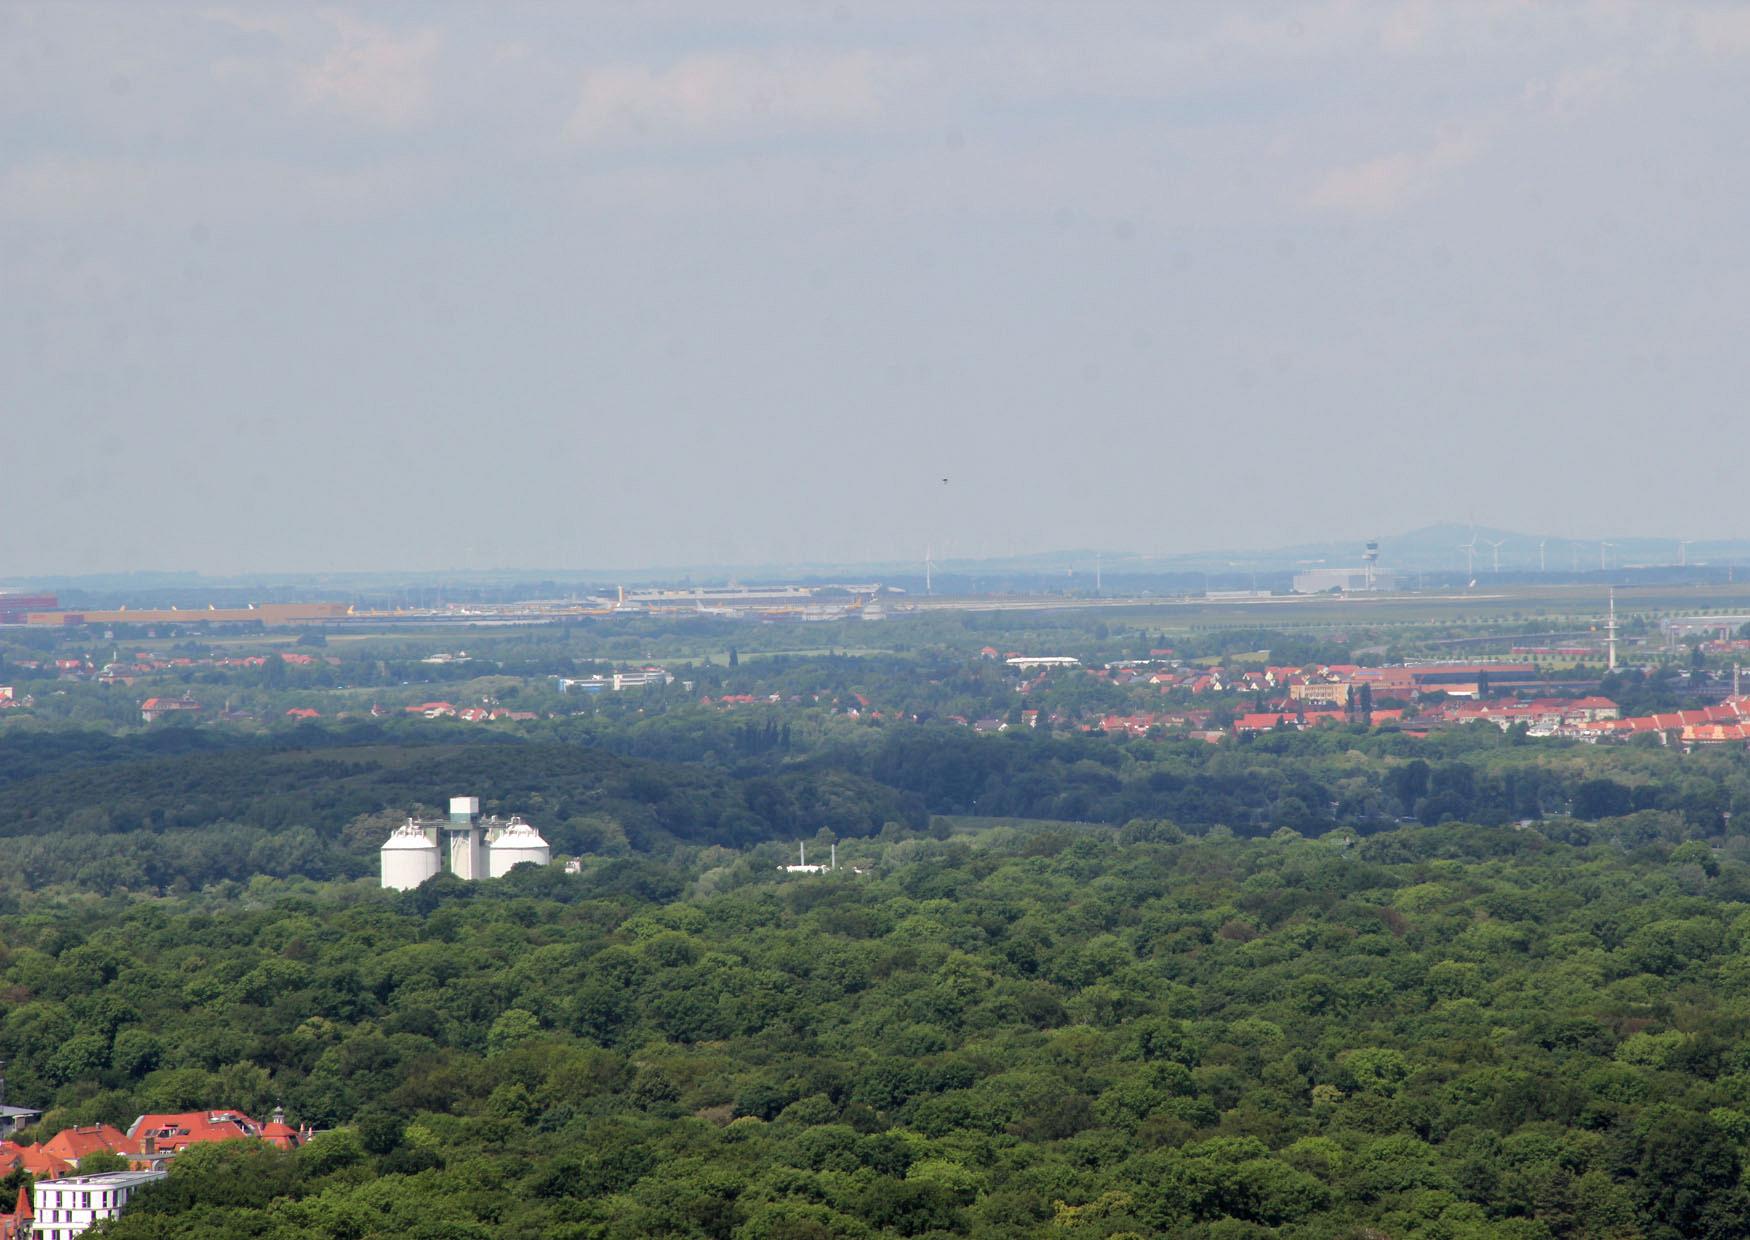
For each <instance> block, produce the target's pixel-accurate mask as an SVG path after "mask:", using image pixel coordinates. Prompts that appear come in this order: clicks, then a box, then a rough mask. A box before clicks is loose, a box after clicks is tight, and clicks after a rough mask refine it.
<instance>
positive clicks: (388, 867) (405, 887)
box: [382, 818, 443, 891]
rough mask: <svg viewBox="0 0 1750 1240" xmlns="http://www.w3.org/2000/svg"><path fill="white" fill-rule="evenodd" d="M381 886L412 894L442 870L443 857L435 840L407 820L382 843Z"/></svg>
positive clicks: (416, 824)
mask: <svg viewBox="0 0 1750 1240" xmlns="http://www.w3.org/2000/svg"><path fill="white" fill-rule="evenodd" d="M382 856H383V886H384V887H386V888H388V889H389V890H390V891H412V890H413V889H414V888H415V887H417V886H419V884H421V883H423V882H424V881H425V880H426V879H428V878H430V877H431V876H432V875H434V874H436V873H437V872H438V871H439V870H441V869H443V857H442V854H440V853H439V851H438V846H437V844H436V842H435V841H433V840H430V839H428V838H426V834H425V831H424V830H423V829H422V828H421V827H420V825H419V824H418V823H416V822H414V821H413V820H412V819H411V818H410V819H408V820H407V822H406V823H404V824H403V825H402V826H400V827H399V828H397V829H396V831H395V834H393V835H391V836H390V837H389V838H388V839H387V840H386V841H384V843H383V850H382Z"/></svg>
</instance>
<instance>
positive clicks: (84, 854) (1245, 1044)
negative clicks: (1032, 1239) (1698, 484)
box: [0, 639, 1750, 1240]
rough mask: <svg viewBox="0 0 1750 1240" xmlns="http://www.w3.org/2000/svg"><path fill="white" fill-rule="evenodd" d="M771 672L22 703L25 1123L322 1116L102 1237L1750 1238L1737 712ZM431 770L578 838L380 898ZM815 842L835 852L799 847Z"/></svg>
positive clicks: (15, 946)
mask: <svg viewBox="0 0 1750 1240" xmlns="http://www.w3.org/2000/svg"><path fill="white" fill-rule="evenodd" d="M1151 640H1153V639H1151ZM904 660H910V661H909V663H907V662H904ZM702 674H703V673H702ZM710 674H711V675H712V676H715V677H718V678H719V679H718V680H717V682H716V683H717V684H719V685H731V686H732V685H733V684H734V681H733V677H734V676H736V675H739V674H740V673H739V672H738V671H736V670H735V669H730V668H727V667H725V668H722V669H720V670H717V671H713V672H711V673H710ZM762 674H763V675H765V676H766V677H767V680H766V682H765V683H767V684H773V683H781V686H782V690H783V692H782V693H779V695H778V696H779V698H780V700H779V701H777V702H765V701H760V702H755V703H752V704H749V705H746V706H744V707H740V708H738V709H737V710H736V711H734V712H723V711H718V710H712V709H708V708H706V707H705V706H703V705H701V704H700V703H698V702H696V701H694V700H691V698H690V696H682V695H681V694H679V693H677V692H669V693H656V694H653V695H650V696H645V697H635V696H633V695H625V696H623V697H618V698H616V699H613V700H609V701H604V702H596V703H590V704H589V705H588V708H587V709H580V710H578V711H576V712H574V713H565V714H562V715H558V716H556V717H551V718H543V719H540V720H536V721H527V722H523V723H519V724H518V725H517V726H515V727H514V728H505V729H501V728H496V727H492V728H482V727H479V726H476V725H470V724H466V723H462V722H460V721H446V720H426V719H409V718H399V717H395V718H389V719H384V720H375V719H350V720H334V719H323V720H320V721H316V722H308V723H300V724H297V725H295V726H291V725H285V726H274V727H267V728H242V727H231V726H223V727H213V726H202V727H181V726H169V727H155V728H149V729H142V728H139V727H138V726H137V725H129V726H126V727H105V728H103V729H101V730H69V729H66V728H59V727H52V726H43V725H42V724H41V723H40V722H28V723H27V725H26V726H9V727H7V728H5V729H4V730H0V855H3V856H4V864H3V865H0V1059H4V1060H6V1061H8V1063H9V1067H8V1069H7V1076H8V1082H9V1097H10V1099H11V1100H14V1101H25V1102H28V1103H31V1104H34V1105H42V1106H44V1107H46V1108H47V1111H48V1113H47V1115H46V1116H45V1119H44V1121H43V1123H42V1124H41V1125H39V1127H38V1128H37V1129H36V1130H35V1131H34V1132H31V1133H28V1134H26V1135H27V1139H30V1138H36V1139H41V1138H46V1137H47V1136H49V1135H51V1134H52V1133H53V1132H54V1131H57V1130H58V1129H60V1128H62V1127H65V1126H68V1125H71V1124H76V1123H91V1122H95V1121H99V1120H103V1121H107V1122H112V1123H117V1124H122V1125H125V1124H126V1123H128V1122H129V1121H131V1120H132V1118H133V1117H134V1116H135V1115H137V1114H139V1113H141V1112H144V1111H148V1110H171V1109H183V1108H196V1107H209V1106H234V1107H239V1108H242V1109H245V1110H248V1111H251V1112H254V1113H263V1112H266V1111H268V1110H270V1109H272V1107H274V1106H275V1105H284V1106H285V1107H286V1108H287V1110H288V1111H289V1112H290V1114H291V1116H292V1118H293V1119H294V1120H297V1121H300V1122H308V1123H312V1124H314V1125H316V1126H317V1127H318V1128H321V1129H325V1130H326V1131H325V1133H324V1135H322V1136H320V1137H318V1138H317V1139H316V1140H315V1141H313V1142H312V1143H311V1144H310V1145H308V1146H307V1147H306V1148H304V1149H302V1150H299V1151H297V1152H295V1153H281V1152H278V1151H274V1150H271V1149H267V1148H258V1147H255V1146H251V1145H237V1146H226V1147H207V1148H203V1149H199V1150H197V1151H194V1152H191V1153H189V1154H186V1155H184V1156H182V1157H181V1158H180V1159H179V1160H178V1161H177V1162H176V1163H175V1164H174V1171H173V1175H172V1177H171V1179H170V1180H169V1181H168V1182H167V1183H165V1184H164V1185H161V1186H159V1187H157V1188H155V1189H152V1190H150V1191H148V1192H147V1193H146V1194H145V1195H144V1196H142V1197H141V1199H140V1200H139V1202H138V1203H137V1205H136V1206H135V1207H134V1208H132V1209H131V1210H130V1212H129V1213H128V1214H127V1215H126V1216H125V1217H124V1218H123V1219H121V1220H119V1221H118V1222H116V1223H113V1224H109V1225H107V1234H109V1235H113V1236H119V1237H124V1238H125V1237H130V1236H142V1237H165V1238H168V1237H178V1238H182V1237H192V1238H193V1240H203V1238H205V1237H214V1238H217V1237H226V1238H229V1237H235V1236H259V1237H266V1238H268V1240H279V1238H287V1240H289V1238H292V1237H299V1238H303V1237H310V1238H314V1237H345V1238H353V1240H366V1238H370V1237H388V1236H405V1237H412V1238H414V1240H469V1238H472V1237H500V1236H503V1237H512V1238H515V1237H529V1238H531V1240H532V1238H534V1237H571V1236H575V1237H628V1238H629V1237H638V1236H675V1237H712V1238H725V1240H768V1238H769V1240H815V1238H818V1237H835V1236H849V1237H861V1236H868V1237H875V1236H932V1235H934V1236H988V1237H999V1236H1002V1237H1007V1236H1027V1235H1039V1236H1047V1235H1051V1236H1055V1235H1059V1234H1062V1233H1066V1232H1068V1233H1081V1234H1085V1235H1089V1236H1152V1235H1167V1236H1182V1237H1187V1238H1189V1237H1204V1236H1214V1237H1229V1238H1238V1237H1266V1236H1274V1237H1281V1238H1282V1240H1303V1238H1304V1240H1312V1238H1315V1237H1317V1238H1326V1237H1329V1238H1331V1240H1411V1238H1424V1237H1425V1238H1427V1240H1468V1238H1471V1237H1477V1238H1480V1237H1497V1236H1506V1237H1510V1238H1512V1237H1526V1238H1537V1237H1551V1238H1554V1237H1613V1238H1621V1240H1628V1238H1631V1237H1643V1238H1647V1240H1674V1238H1677V1237H1692V1236H1700V1237H1720V1238H1722V1240H1723V1238H1725V1237H1735V1236H1741V1235H1744V1234H1750V1192H1747V1190H1746V1188H1745V1187H1744V1185H1743V1184H1742V1183H1741V1181H1742V1179H1743V1172H1744V1168H1745V1160H1746V1157H1747V1156H1750V1008H1746V1007H1745V1005H1744V1003H1743V1002H1742V1000H1741V998H1740V995H1741V993H1742V991H1743V989H1744V988H1743V985H1742V983H1743V982H1744V981H1746V980H1750V825H1747V824H1750V758H1747V757H1746V755H1745V754H1743V753H1742V752H1736V751H1731V750H1726V749H1723V748H1721V749H1715V750H1710V751H1705V752H1696V753H1688V754H1686V753H1683V752H1681V751H1679V750H1677V749H1675V748H1667V747H1664V746H1660V745H1657V744H1631V745H1623V746H1592V745H1585V744H1581V743H1577V742H1571V741H1561V740H1537V739H1533V738H1530V737H1528V736H1526V735H1524V734H1523V732H1521V731H1519V730H1517V729H1515V730H1510V731H1508V732H1505V733H1504V732H1502V731H1500V730H1498V729H1496V728H1495V727H1493V726H1490V725H1487V724H1476V725H1472V726H1469V727H1464V728H1456V729H1451V730H1448V731H1444V732H1438V733H1435V734H1432V735H1429V736H1427V737H1424V738H1414V737H1411V736H1408V735H1404V734H1401V733H1392V732H1379V731H1369V730H1366V729H1362V728H1359V727H1341V726H1332V727H1326V728H1322V729H1319V730H1317V731H1312V732H1304V733H1301V732H1282V733H1274V734H1269V735H1264V736H1260V737H1257V738H1253V739H1246V738H1231V739H1230V740H1229V741H1227V742H1224V743H1223V744H1221V745H1211V744H1208V743H1205V742H1203V741H1201V740H1197V739H1192V738H1190V737H1186V736H1183V735H1172V734H1166V735H1150V736H1145V737H1125V736H1119V735H1113V736H1107V735H1104V734H1101V733H1099V732H1097V731H1096V732H1091V733H1088V732H1080V731H1071V730H1067V729H1065V730H1055V731H1054V730H1052V729H1049V728H1040V729H1037V730H1035V729H1028V728H1016V729H1012V730H1010V731H1008V732H1005V733H1002V734H1000V735H979V734H977V733H976V732H974V731H973V730H971V729H968V728H963V727H951V726H946V725H943V724H939V723H935V722H931V721H930V719H929V718H927V717H923V718H919V719H906V720H903V721H899V720H877V719H874V718H869V717H862V716H852V715H850V714H849V713H848V712H845V711H828V710H827V709H826V708H825V707H817V706H809V705H798V704H797V702H796V701H793V700H792V699H793V698H801V699H805V700H806V701H808V702H813V701H815V700H816V697H817V696H818V698H819V699H823V700H828V701H834V702H836V701H842V700H843V699H844V697H845V696H846V695H849V694H852V693H854V692H857V691H859V687H860V686H867V685H870V684H871V683H874V684H878V685H882V686H886V688H885V690H884V691H887V692H891V693H894V694H902V693H904V692H908V691H909V690H907V689H906V687H905V685H906V677H907V675H908V674H910V675H912V676H914V678H915V677H917V676H919V675H921V676H922V677H923V680H922V682H921V683H922V684H924V685H927V686H928V688H926V689H917V690H916V691H917V692H918V693H919V694H920V696H919V698H918V701H919V702H920V703H923V704H925V705H927V706H928V707H929V711H925V710H920V711H919V712H918V714H919V715H920V716H927V715H928V714H929V713H930V711H940V710H941V709H943V708H944V707H945V706H947V705H949V704H952V703H955V702H959V701H963V702H976V701H979V700H981V698H980V695H990V694H999V695H1000V694H1009V695H1011V697H1012V696H1013V689H1012V688H1010V687H1006V686H1007V678H1006V675H1005V674H1004V673H1001V672H999V671H996V670H995V669H993V668H991V667H990V666H989V665H988V661H982V662H981V661H970V662H969V661H967V660H958V661H956V660H952V659H938V658H937V657H936V656H934V655H927V654H917V655H915V656H914V655H907V656H901V655H893V656H883V657H882V658H879V659H851V658H844V657H842V656H838V655H833V654H827V655H824V656H819V657H809V658H799V659H794V660H792V659H790V658H789V657H788V656H784V655H780V654H776V653H774V654H773V655H772V656H771V663H770V666H769V667H768V668H767V669H766V670H765V672H764V673H762ZM773 677H776V678H778V679H777V680H774V679H772V678H773ZM1106 692H1107V688H1106V687H1102V686H1098V685H1092V682H1091V681H1089V682H1088V683H1087V684H1083V683H1082V682H1075V683H1073V684H1072V685H1071V687H1070V688H1068V689H1066V693H1070V694H1081V695H1084V696H1086V695H1089V694H1092V695H1093V696H1090V697H1087V704H1088V705H1089V706H1090V707H1098V706H1100V705H1101V704H1102V701H1103V699H1102V698H1101V697H1100V696H1099V695H1100V694H1103V693H1106ZM460 794H472V795H478V796H480V797H481V798H482V799H483V801H484V804H485V809H486V810H487V812H496V813H501V814H512V813H518V814H523V815H526V816H527V817H528V818H530V819H531V820H532V821H533V822H534V823H535V824H536V825H537V826H538V827H539V829H540V830H541V831H542V833H543V834H544V835H545V836H546V838H547V839H548V840H549V841H550V842H551V843H552V845H553V847H554V850H555V852H556V853H559V854H562V855H567V856H573V857H576V858H578V859H579V872H578V873H576V874H567V873H564V872H562V871H561V869H559V868H558V867H552V868H547V869H541V870H536V869H522V870H519V871H517V872H514V873H513V874H512V875H511V876H509V877H507V878H505V879H501V880H493V881H487V882H481V883H474V884H465V883H461V882H459V881H457V880H455V879H453V878H450V877H448V876H440V877H438V878H436V879H433V880H431V881H430V882H428V883H427V884H426V885H425V886H424V887H422V888H420V889H419V890H417V891H414V892H409V893H405V894H396V893H389V892H384V891H382V890H380V889H379V888H378V886H377V883H376V881H375V877H374V876H375V874H376V871H377V848H378V846H379V845H380V844H381V842H382V840H383V839H384V838H385V836H386V835H387V834H388V832H389V831H390V830H391V829H392V828H393V826H394V825H395V824H396V823H397V822H398V821H399V820H400V819H401V817H402V816H403V815H405V814H408V813H426V812H433V811H435V809H436V807H438V806H440V805H441V804H442V803H443V801H444V799H445V798H446V797H448V796H450V795H460ZM799 839H801V840H807V841H808V842H809V843H810V845H811V856H812V855H814V854H813V847H814V846H817V845H824V844H826V843H828V842H829V841H833V840H836V841H838V842H839V852H840V857H841V860H843V861H844V862H845V863H846V864H847V866H855V867H856V870H855V871H852V870H849V869H847V870H845V871H841V872H839V873H837V874H835V875H831V876H823V877H807V878H800V877H789V876H781V875H780V874H779V873H778V866H779V865H780V864H782V863H783V862H785V861H786V860H790V859H793V856H794V854H793V851H792V849H793V846H794V843H795V842H796V841H797V840H799ZM18 1182H19V1177H16V1176H15V1177H12V1178H11V1179H10V1180H8V1181H0V1194H8V1195H9V1194H10V1192H11V1191H12V1190H13V1189H14V1188H15V1187H16V1186H17V1183H18Z"/></svg>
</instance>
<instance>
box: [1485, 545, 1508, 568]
mask: <svg viewBox="0 0 1750 1240" xmlns="http://www.w3.org/2000/svg"><path fill="white" fill-rule="evenodd" d="M1483 541H1484V542H1486V543H1488V544H1489V546H1490V547H1492V548H1494V552H1495V574H1496V575H1497V576H1499V575H1500V572H1501V544H1502V543H1504V542H1506V541H1507V540H1506V539H1505V538H1501V539H1493V538H1485V539H1483Z"/></svg>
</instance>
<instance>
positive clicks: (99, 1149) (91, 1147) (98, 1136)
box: [42, 1124, 128, 1163]
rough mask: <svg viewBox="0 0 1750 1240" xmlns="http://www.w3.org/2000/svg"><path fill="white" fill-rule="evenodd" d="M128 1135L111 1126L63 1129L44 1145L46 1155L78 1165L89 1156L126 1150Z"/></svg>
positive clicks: (96, 1125) (100, 1125) (95, 1125)
mask: <svg viewBox="0 0 1750 1240" xmlns="http://www.w3.org/2000/svg"><path fill="white" fill-rule="evenodd" d="M127 1143H128V1138H127V1134H126V1133H124V1132H122V1130H121V1129H119V1128H116V1127H113V1126H112V1125H109V1124H93V1125H92V1126H91V1127H89V1128H63V1129H61V1131H60V1132H57V1133H56V1134H55V1135H54V1136H52V1137H50V1138H49V1139H48V1140H47V1141H44V1142H43V1143H42V1149H43V1151H44V1152H45V1153H48V1154H53V1155H54V1156H55V1157H56V1158H64V1159H66V1160H67V1161H68V1162H70V1163H76V1162H78V1161H79V1160H80V1159H82V1158H84V1157H85V1156H86V1155H87V1154H97V1153H111V1154H113V1153H117V1152H119V1151H122V1150H124V1149H126V1147H127Z"/></svg>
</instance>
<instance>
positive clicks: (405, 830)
mask: <svg viewBox="0 0 1750 1240" xmlns="http://www.w3.org/2000/svg"><path fill="white" fill-rule="evenodd" d="M446 845H447V847H446ZM446 852H448V854H449V870H450V873H452V874H454V875H455V876H456V877H457V878H461V879H466V880H469V881H473V880H474V879H479V878H503V877H504V876H505V875H506V874H509V873H510V872H511V869H512V868H513V867H515V866H517V865H520V864H522V863H523V862H525V861H526V862H529V863H531V864H533V865H546V864H548V863H549V862H550V861H552V859H553V854H552V850H551V849H550V848H548V847H547V841H546V840H544V839H542V838H541V833H540V832H538V831H536V830H535V828H534V827H532V826H530V825H529V824H528V823H526V822H524V821H523V820H522V819H521V818H517V817H512V818H511V819H510V821H509V822H506V821H504V820H503V819H501V818H498V817H496V816H494V817H491V818H485V819H482V818H481V817H480V798H479V797H451V798H450V816H449V817H448V818H445V819H438V820H436V821H422V820H420V819H417V818H409V819H408V820H407V821H406V822H405V823H403V824H402V825H401V826H399V827H397V828H396V829H395V831H394V832H393V833H392V834H391V835H390V836H389V838H388V839H387V840H385V841H384V842H383V847H382V850H381V856H382V865H383V886H384V887H385V888H387V889H389V890H391V891H412V890H413V889H414V888H415V887H417V886H419V885H420V884H421V883H423V882H425V881H426V879H428V878H432V877H434V876H436V875H437V874H438V873H439V872H440V871H442V870H443V868H444V854H445V853H446Z"/></svg>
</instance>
